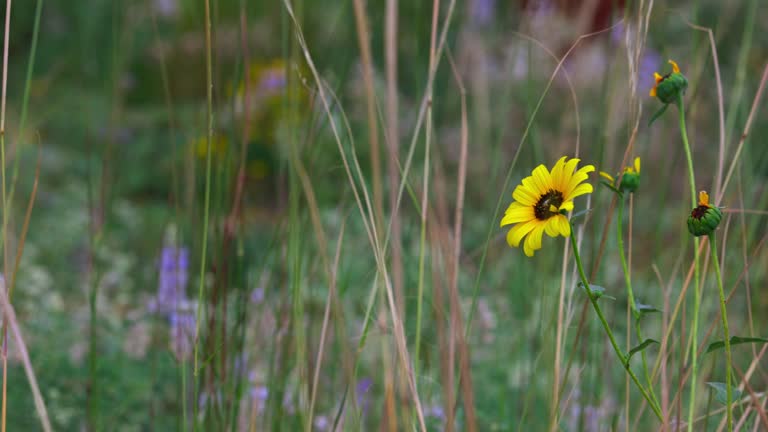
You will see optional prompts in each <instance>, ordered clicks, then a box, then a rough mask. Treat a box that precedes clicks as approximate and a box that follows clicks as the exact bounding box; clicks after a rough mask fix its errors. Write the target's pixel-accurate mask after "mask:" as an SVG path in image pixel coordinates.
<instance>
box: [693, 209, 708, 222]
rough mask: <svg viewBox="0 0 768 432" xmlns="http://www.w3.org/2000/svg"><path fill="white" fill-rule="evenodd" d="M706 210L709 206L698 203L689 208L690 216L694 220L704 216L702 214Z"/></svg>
mask: <svg viewBox="0 0 768 432" xmlns="http://www.w3.org/2000/svg"><path fill="white" fill-rule="evenodd" d="M707 210H709V206H707V205H700V206H698V207H696V208H695V209H693V210H691V217H692V218H694V219H696V220H699V219H701V218H703V217H704V215H705V214H706V213H707Z"/></svg>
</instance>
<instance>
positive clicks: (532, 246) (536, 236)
mask: <svg viewBox="0 0 768 432" xmlns="http://www.w3.org/2000/svg"><path fill="white" fill-rule="evenodd" d="M545 226H546V224H544V223H541V222H539V224H538V225H537V226H536V228H534V229H533V230H532V231H531V233H530V234H528V237H527V238H526V239H525V244H524V245H523V251H524V252H525V254H526V255H528V256H533V253H534V252H535V251H537V250H539V249H541V237H542V235H544V228H545Z"/></svg>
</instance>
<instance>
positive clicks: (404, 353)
mask: <svg viewBox="0 0 768 432" xmlns="http://www.w3.org/2000/svg"><path fill="white" fill-rule="evenodd" d="M283 4H284V5H285V8H286V11H287V13H288V15H289V17H290V18H291V21H292V22H293V24H294V28H295V32H296V37H297V39H298V43H299V45H300V47H301V50H302V53H303V55H304V58H305V60H306V61H307V66H308V67H309V69H310V71H311V72H312V76H313V78H314V80H315V83H316V84H317V92H318V97H319V98H320V102H321V104H322V107H323V109H324V111H325V112H326V115H327V116H328V119H329V124H330V127H331V132H332V133H333V136H334V139H335V141H336V145H337V147H338V150H339V153H340V156H341V157H342V161H343V163H344V169H345V171H346V173H347V176H348V179H349V180H350V184H351V185H353V193H354V194H355V199H356V201H357V203H358V210H359V211H360V213H361V215H362V216H363V218H364V219H365V218H366V214H365V210H364V209H363V207H362V204H361V202H360V199H359V196H358V194H357V190H356V188H355V187H354V181H353V179H352V173H351V170H350V166H349V163H348V162H347V160H346V156H345V155H344V148H343V146H342V143H341V142H342V140H341V135H340V133H339V130H338V126H337V124H336V119H335V118H334V116H333V112H332V111H331V105H330V102H329V100H328V96H327V95H326V89H325V86H324V85H323V81H322V80H321V79H320V74H319V72H318V71H317V68H316V67H315V64H314V61H313V59H312V56H311V55H310V53H309V48H308V47H307V43H306V40H305V39H304V35H303V32H302V30H301V26H300V25H299V22H298V20H297V19H296V15H295V14H294V12H293V8H292V6H291V2H290V0H283ZM355 161H356V159H353V162H355ZM356 168H357V167H356ZM363 194H364V195H366V196H367V192H366V191H365V189H363ZM366 224H367V222H366ZM367 230H368V228H367ZM369 236H371V237H372V244H371V246H372V248H373V250H374V256H375V258H376V265H377V268H378V272H379V275H380V277H382V278H383V280H384V288H385V289H384V291H385V293H386V300H387V302H388V308H389V310H390V315H391V320H392V325H393V330H394V333H393V336H394V338H395V342H396V347H397V353H398V357H399V359H400V363H401V367H402V368H403V370H404V372H405V374H406V376H407V379H408V386H409V389H410V392H411V397H412V399H413V400H412V402H413V403H414V405H415V408H416V414H417V417H418V421H419V426H420V429H421V430H422V431H426V423H425V421H424V411H423V409H422V406H421V401H420V399H419V397H418V393H417V390H416V379H415V376H414V373H413V368H412V364H411V360H410V355H409V353H408V348H407V345H406V338H405V329H404V327H403V323H402V321H401V319H400V318H399V316H398V314H397V307H396V306H395V301H394V294H393V292H392V291H393V289H392V284H391V281H390V279H389V275H388V272H387V271H386V269H387V266H386V263H385V261H384V257H383V251H382V250H381V248H380V243H379V240H378V235H377V233H376V231H375V229H374V230H371V231H369Z"/></svg>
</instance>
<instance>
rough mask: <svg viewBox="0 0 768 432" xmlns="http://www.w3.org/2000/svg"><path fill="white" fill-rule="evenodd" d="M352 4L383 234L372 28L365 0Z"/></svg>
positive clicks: (377, 219)
mask: <svg viewBox="0 0 768 432" xmlns="http://www.w3.org/2000/svg"><path fill="white" fill-rule="evenodd" d="M352 6H353V9H354V12H355V29H356V32H357V42H358V46H359V47H360V56H361V57H362V67H363V82H364V85H365V106H366V113H367V116H368V145H370V147H371V150H370V151H371V182H372V183H373V209H374V215H373V219H374V223H375V224H374V226H375V227H376V232H378V233H379V235H381V226H382V225H381V224H382V218H383V216H384V207H383V204H382V202H383V201H382V189H381V162H380V152H381V150H380V149H379V128H378V123H377V120H376V91H375V89H374V86H373V59H372V58H371V46H370V43H369V40H370V30H369V29H368V16H367V14H366V11H365V5H364V4H363V0H353V2H352Z"/></svg>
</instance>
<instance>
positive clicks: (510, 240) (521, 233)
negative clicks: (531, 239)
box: [507, 219, 541, 247]
mask: <svg viewBox="0 0 768 432" xmlns="http://www.w3.org/2000/svg"><path fill="white" fill-rule="evenodd" d="M540 223H541V222H540V221H539V220H538V219H534V220H532V221H528V222H526V223H522V224H517V225H515V226H513V227H512V228H511V229H510V230H509V232H508V233H507V244H509V245H510V246H512V247H518V246H520V240H522V239H523V237H525V235H526V234H528V233H529V232H531V230H532V229H533V228H535V227H536V225H538V224H540Z"/></svg>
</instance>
